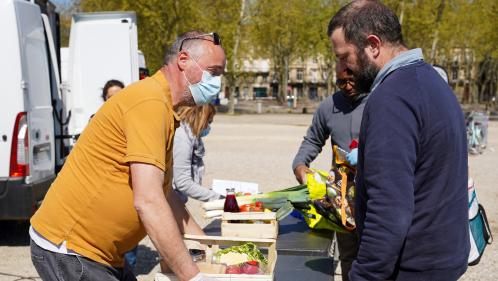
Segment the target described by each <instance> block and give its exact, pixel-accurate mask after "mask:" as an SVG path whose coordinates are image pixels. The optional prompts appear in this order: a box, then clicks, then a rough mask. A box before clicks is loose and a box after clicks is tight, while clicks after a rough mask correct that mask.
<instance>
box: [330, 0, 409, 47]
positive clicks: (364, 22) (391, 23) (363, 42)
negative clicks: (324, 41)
mask: <svg viewBox="0 0 498 281" xmlns="http://www.w3.org/2000/svg"><path fill="white" fill-rule="evenodd" d="M341 27H342V29H343V30H344V37H345V40H346V42H348V43H352V44H353V45H355V46H356V47H357V48H358V49H363V48H365V47H366V46H367V45H368V42H367V35H369V34H373V35H377V36H378V37H379V38H380V40H382V41H383V42H385V43H389V44H392V45H394V46H399V45H403V46H404V45H405V44H404V42H403V35H402V34H401V24H400V23H399V20H398V17H397V16H396V14H395V13H394V12H393V11H392V10H391V9H389V8H388V7H387V6H385V5H384V4H382V3H380V2H379V1H377V0H360V1H353V2H351V3H349V4H347V5H346V6H344V7H342V8H341V9H340V10H339V11H338V12H337V14H335V15H334V17H332V19H331V20H330V23H329V27H328V30H327V34H328V36H329V37H330V36H332V33H333V32H334V30H336V29H337V28H341Z"/></svg>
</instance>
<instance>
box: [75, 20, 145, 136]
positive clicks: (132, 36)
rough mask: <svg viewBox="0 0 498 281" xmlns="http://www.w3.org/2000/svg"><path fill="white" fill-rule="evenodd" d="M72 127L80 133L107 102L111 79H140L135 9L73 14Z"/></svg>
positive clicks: (132, 80)
mask: <svg viewBox="0 0 498 281" xmlns="http://www.w3.org/2000/svg"><path fill="white" fill-rule="evenodd" d="M67 66H68V68H69V69H68V73H67V74H68V83H67V87H68V97H67V99H68V102H67V104H68V106H69V107H70V108H68V109H67V112H69V111H71V119H70V120H69V125H68V130H69V134H71V135H79V134H81V132H82V131H83V130H84V128H85V127H86V125H87V124H88V121H89V120H90V117H91V116H92V115H93V114H95V112H97V110H98V109H99V108H100V106H101V105H102V104H103V100H102V88H103V87H104V84H105V83H106V82H107V81H108V80H110V79H117V80H120V81H121V82H123V83H124V84H125V85H126V86H127V85H129V84H131V83H133V82H135V81H137V80H138V77H139V75H138V69H139V66H138V38H137V26H136V15H135V13H134V12H115V13H85V14H75V15H73V21H72V24H71V33H70V40H69V58H68V64H67Z"/></svg>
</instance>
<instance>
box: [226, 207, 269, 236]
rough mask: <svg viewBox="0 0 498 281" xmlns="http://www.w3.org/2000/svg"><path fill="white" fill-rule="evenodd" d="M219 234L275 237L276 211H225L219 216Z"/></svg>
mask: <svg viewBox="0 0 498 281" xmlns="http://www.w3.org/2000/svg"><path fill="white" fill-rule="evenodd" d="M234 221H236V222H234ZM221 236H224V237H250V238H270V239H277V236H278V221H277V216H276V213H275V212H268V213H263V212H241V213H229V212H225V213H223V215H222V217H221Z"/></svg>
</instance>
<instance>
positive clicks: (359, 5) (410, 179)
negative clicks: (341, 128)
mask: <svg viewBox="0 0 498 281" xmlns="http://www.w3.org/2000/svg"><path fill="white" fill-rule="evenodd" d="M328 35H329V37H330V39H331V42H332V44H333V49H334V53H335V55H336V57H337V58H338V64H339V65H340V66H341V67H344V68H349V69H351V70H352V72H353V75H354V77H355V78H356V79H357V80H356V87H357V90H358V91H359V92H370V94H369V100H368V102H367V104H366V105H365V109H364V113H363V118H362V124H361V129H360V141H359V143H360V144H359V156H358V174H357V179H356V180H357V191H356V208H355V210H356V212H355V216H356V225H357V230H358V233H359V236H360V246H359V251H358V256H357V259H356V260H355V261H354V262H353V265H352V268H351V271H350V273H349V277H350V279H351V280H368V281H373V280H403V281H404V280H417V281H420V280H423V281H425V280H437V281H441V280H443V281H444V280H457V279H458V278H459V277H460V276H461V275H462V274H463V273H464V272H465V271H466V269H467V257H468V253H469V247H470V246H469V245H470V240H469V228H468V208H467V203H468V201H467V147H466V135H465V124H464V119H463V114H462V112H461V109H460V106H459V104H458V102H457V100H456V98H455V96H454V94H453V92H452V90H451V89H450V88H449V86H448V85H447V84H446V83H445V82H444V81H443V80H442V79H441V77H440V76H439V74H438V73H437V72H436V71H435V70H434V69H433V68H432V67H431V66H430V65H428V64H427V63H425V62H424V61H423V56H422V51H421V50H420V49H412V50H409V49H408V48H407V47H406V46H405V44H404V43H403V37H402V33H401V26H400V24H399V21H398V19H397V17H396V15H395V14H394V12H393V11H392V10H390V9H389V8H387V7H386V6H384V5H383V4H381V3H380V2H378V1H372V0H370V1H366V0H365V1H354V2H352V3H350V4H348V5H346V6H345V7H343V8H342V9H341V10H339V12H338V13H337V14H336V15H335V16H334V17H333V18H332V20H331V21H330V24H329V28H328Z"/></svg>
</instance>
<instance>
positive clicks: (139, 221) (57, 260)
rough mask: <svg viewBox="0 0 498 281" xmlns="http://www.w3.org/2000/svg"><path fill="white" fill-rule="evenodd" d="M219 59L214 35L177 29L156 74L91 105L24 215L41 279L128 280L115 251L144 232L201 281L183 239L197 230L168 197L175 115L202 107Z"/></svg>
mask: <svg viewBox="0 0 498 281" xmlns="http://www.w3.org/2000/svg"><path fill="white" fill-rule="evenodd" d="M225 63H226V58H225V53H224V51H223V48H222V47H221V41H220V38H219V37H218V34H216V33H209V34H205V33H201V32H198V31H192V32H188V33H185V34H183V35H181V36H180V37H178V38H177V40H176V41H175V42H174V43H173V44H172V46H171V47H170V48H169V49H168V50H167V54H166V56H165V60H164V65H163V66H162V67H161V69H160V70H159V71H157V73H156V74H154V75H153V76H151V77H148V78H146V79H144V80H141V81H139V82H137V83H134V84H131V85H130V86H128V87H126V88H124V89H123V90H121V91H120V93H119V95H116V96H115V97H113V98H112V99H110V100H109V101H107V102H106V103H105V104H104V105H103V106H102V107H101V108H100V109H99V111H98V112H97V113H96V114H95V116H94V117H93V118H92V120H91V121H90V123H89V124H88V126H87V127H86V129H85V131H83V133H82V134H81V137H80V138H79V139H78V143H77V144H76V146H75V147H74V149H73V150H72V151H71V154H70V155H69V157H68V159H67V161H66V163H65V165H64V167H63V168H62V170H61V172H60V173H59V175H58V176H57V179H56V180H55V181H54V183H53V184H52V186H51V187H50V189H49V191H48V193H47V195H46V196H45V199H44V201H43V204H42V205H41V207H40V209H39V210H38V211H37V212H36V214H35V215H34V216H33V218H32V219H31V228H30V231H29V232H30V237H31V259H32V261H33V264H34V266H35V268H36V270H37V271H38V273H39V274H40V276H41V278H42V279H43V280H105V281H107V280H108V281H117V280H126V281H128V280H136V278H135V276H134V275H133V273H131V272H130V271H129V269H128V268H127V267H126V266H125V262H124V258H123V254H124V253H126V252H127V251H129V250H131V249H132V248H133V247H135V246H136V245H137V244H138V242H140V240H142V239H143V238H144V237H145V235H148V236H149V237H150V239H151V240H152V242H153V243H154V245H155V247H156V249H157V250H158V252H159V254H160V255H161V256H162V257H163V258H164V259H165V261H166V262H167V264H168V265H169V266H170V268H171V269H172V270H173V272H174V273H175V274H176V276H177V277H178V279H179V280H196V281H200V280H205V278H204V277H203V276H202V275H201V273H199V269H198V268H197V266H196V264H195V263H194V262H193V261H192V258H191V257H190V255H189V253H188V251H187V249H186V247H185V245H184V243H183V240H182V236H181V233H191V234H198V235H199V234H201V235H202V234H203V231H202V229H201V228H200V227H199V226H198V225H197V224H196V223H195V221H194V220H193V219H192V218H191V217H190V216H189V214H188V212H187V211H186V209H185V206H184V205H183V203H182V202H181V201H180V200H179V198H173V197H171V196H174V195H175V193H174V192H168V191H169V190H171V180H172V174H173V171H172V164H173V159H172V158H173V147H172V146H173V137H174V133H175V128H176V127H177V126H178V124H179V123H178V117H177V116H176V113H175V111H174V109H175V108H176V107H178V106H181V105H185V106H194V105H199V104H206V103H209V102H210V101H211V100H212V99H213V98H214V97H215V96H216V95H217V94H218V93H219V91H220V88H221V78H220V75H221V74H222V73H223V71H224V69H225ZM168 193H169V195H170V196H168V198H166V196H165V194H168Z"/></svg>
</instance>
